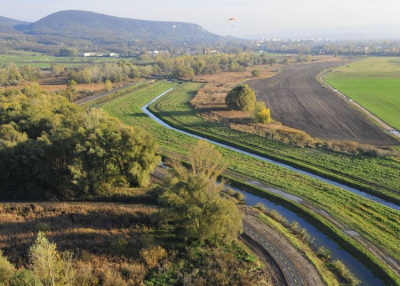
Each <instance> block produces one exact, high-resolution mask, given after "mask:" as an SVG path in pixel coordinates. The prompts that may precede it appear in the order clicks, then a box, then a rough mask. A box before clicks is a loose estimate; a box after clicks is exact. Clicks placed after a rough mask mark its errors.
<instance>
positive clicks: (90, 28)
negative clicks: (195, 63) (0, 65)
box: [15, 10, 223, 44]
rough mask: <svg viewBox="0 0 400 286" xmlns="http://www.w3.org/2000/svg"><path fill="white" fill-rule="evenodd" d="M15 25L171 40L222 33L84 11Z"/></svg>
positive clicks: (86, 35) (34, 30) (47, 31)
mask: <svg viewBox="0 0 400 286" xmlns="http://www.w3.org/2000/svg"><path fill="white" fill-rule="evenodd" d="M15 28H16V29H17V30H19V31H21V32H24V33H26V34H31V35H52V36H61V37H68V38H73V39H87V40H94V39H97V40H101V39H108V40H109V39H116V38H119V39H121V38H122V39H124V40H127V41H162V42H172V43H178V42H180V43H187V44H195V43H203V44H204V43H214V42H216V41H218V40H221V39H223V37H221V36H218V35H215V34H212V33H210V32H208V31H206V30H204V29H203V28H202V27H200V26H199V25H196V24H189V23H182V22H161V21H147V20H135V19H128V18H119V17H114V16H108V15H104V14H98V13H94V12H87V11H74V10H69V11H60V12H57V13H54V14H51V15H49V16H47V17H45V18H43V19H41V20H39V21H37V22H35V23H32V24H28V25H17V26H15Z"/></svg>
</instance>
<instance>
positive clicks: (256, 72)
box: [251, 70, 260, 77]
mask: <svg viewBox="0 0 400 286" xmlns="http://www.w3.org/2000/svg"><path fill="white" fill-rule="evenodd" d="M251 75H252V76H253V77H260V70H252V71H251Z"/></svg>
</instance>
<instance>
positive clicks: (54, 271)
mask: <svg viewBox="0 0 400 286" xmlns="http://www.w3.org/2000/svg"><path fill="white" fill-rule="evenodd" d="M29 259H30V269H31V271H32V274H33V276H34V278H35V282H36V283H37V282H40V283H41V284H39V285H44V286H47V285H51V286H53V285H74V279H75V274H76V268H75V265H74V261H73V259H72V253H71V252H64V253H61V254H60V253H59V252H58V251H57V245H56V244H55V243H51V242H49V240H48V239H47V238H46V236H45V235H44V234H43V233H42V232H39V233H38V236H37V238H36V240H35V243H34V244H33V245H32V246H31V248H30V251H29ZM36 283H35V285H37V284H36Z"/></svg>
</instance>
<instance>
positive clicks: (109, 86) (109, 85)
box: [104, 79, 113, 92]
mask: <svg viewBox="0 0 400 286" xmlns="http://www.w3.org/2000/svg"><path fill="white" fill-rule="evenodd" d="M112 87H113V85H112V83H111V80H109V79H107V80H106V81H105V82H104V89H105V91H107V92H109V91H110V90H111V89H112Z"/></svg>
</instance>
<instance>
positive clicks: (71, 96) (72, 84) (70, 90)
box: [65, 79, 77, 102]
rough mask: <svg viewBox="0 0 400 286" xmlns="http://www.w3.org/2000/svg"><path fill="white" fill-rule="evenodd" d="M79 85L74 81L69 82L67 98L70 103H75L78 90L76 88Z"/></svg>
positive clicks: (66, 90)
mask: <svg viewBox="0 0 400 286" xmlns="http://www.w3.org/2000/svg"><path fill="white" fill-rule="evenodd" d="M76 85H77V82H76V81H74V80H73V79H72V80H69V81H68V84H67V88H66V89H65V97H66V98H67V99H68V101H70V102H73V101H74V100H75V94H76V89H75V86H76Z"/></svg>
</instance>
